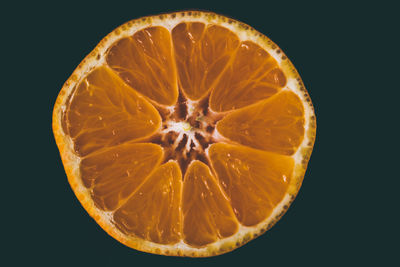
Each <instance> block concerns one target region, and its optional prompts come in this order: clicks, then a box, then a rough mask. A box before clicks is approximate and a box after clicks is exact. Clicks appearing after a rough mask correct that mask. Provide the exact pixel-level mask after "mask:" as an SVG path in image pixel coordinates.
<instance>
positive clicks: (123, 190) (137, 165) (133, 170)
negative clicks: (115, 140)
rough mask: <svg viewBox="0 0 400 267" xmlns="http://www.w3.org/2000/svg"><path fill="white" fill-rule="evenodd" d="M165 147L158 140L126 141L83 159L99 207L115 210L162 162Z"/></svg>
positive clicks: (88, 184) (84, 177)
mask: <svg viewBox="0 0 400 267" xmlns="http://www.w3.org/2000/svg"><path fill="white" fill-rule="evenodd" d="M162 156H163V152H162V148H161V147H160V146H158V145H155V144H141V143H137V144H122V145H119V146H115V147H113V148H110V149H107V150H105V151H102V152H98V153H94V154H92V155H89V156H87V157H85V158H83V159H82V161H81V166H80V170H81V179H82V182H83V184H84V185H85V187H87V188H89V189H90V192H91V195H92V198H93V200H94V202H95V204H96V206H97V207H99V208H100V209H103V210H115V209H116V208H118V207H119V206H121V205H122V204H124V202H125V201H126V200H127V199H128V198H129V197H130V195H131V194H132V193H133V192H134V191H135V189H136V188H137V187H138V186H139V185H140V184H141V183H142V182H143V181H144V179H145V178H146V177H147V176H148V175H149V174H150V173H151V171H152V170H153V169H154V168H155V167H157V165H158V164H160V162H161V159H162Z"/></svg>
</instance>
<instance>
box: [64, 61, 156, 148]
mask: <svg viewBox="0 0 400 267" xmlns="http://www.w3.org/2000/svg"><path fill="white" fill-rule="evenodd" d="M159 127H161V117H160V116H159V114H158V112H157V110H156V109H155V108H154V107H153V106H152V105H151V104H150V103H149V102H148V101H146V100H145V99H144V98H142V97H140V96H139V95H138V94H137V93H135V92H134V90H132V88H130V87H129V86H127V85H126V84H125V83H124V82H123V81H122V80H121V79H120V78H119V77H118V76H117V75H116V74H115V73H113V71H112V70H110V69H109V68H107V67H100V68H97V69H95V70H93V71H92V72H91V73H90V74H89V75H88V76H87V77H86V78H85V79H84V80H83V81H82V82H81V83H80V84H79V85H78V87H77V88H76V89H75V93H74V95H73V96H72V98H71V100H70V102H69V103H67V107H66V111H65V113H64V116H63V129H64V131H65V132H66V133H67V134H68V135H69V136H70V137H71V138H72V140H73V141H74V149H75V152H76V153H77V154H78V155H79V156H86V155H88V154H89V153H92V152H94V151H96V150H98V149H101V148H104V147H110V146H114V145H118V144H121V143H123V142H126V141H130V140H134V139H138V138H140V137H144V136H147V135H150V134H152V133H153V132H155V131H156V130H157V129H158V128H159Z"/></svg>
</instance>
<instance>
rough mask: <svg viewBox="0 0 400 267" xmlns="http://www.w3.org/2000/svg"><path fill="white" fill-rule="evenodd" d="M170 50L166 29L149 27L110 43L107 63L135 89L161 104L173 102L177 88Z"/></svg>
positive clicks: (169, 38) (170, 45)
mask: <svg viewBox="0 0 400 267" xmlns="http://www.w3.org/2000/svg"><path fill="white" fill-rule="evenodd" d="M171 50H172V43H171V35H170V33H169V31H168V30H167V29H165V28H163V27H149V28H146V29H144V30H142V31H139V32H137V33H135V34H134V35H133V36H132V37H129V38H124V39H121V40H119V41H118V42H117V43H116V44H115V45H113V47H112V48H111V49H110V51H109V52H108V54H107V64H108V65H109V66H110V67H111V68H112V69H113V70H114V71H116V72H117V73H118V74H119V75H120V76H121V77H122V79H123V80H124V81H125V82H126V83H127V84H129V85H130V86H132V88H134V89H135V90H137V91H138V92H140V93H142V94H143V95H145V96H147V97H149V98H150V99H152V100H154V101H156V102H158V103H160V104H163V105H173V104H174V103H175V102H176V100H177V99H178V88H177V82H176V71H175V67H174V60H173V58H172V54H171Z"/></svg>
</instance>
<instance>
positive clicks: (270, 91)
mask: <svg viewBox="0 0 400 267" xmlns="http://www.w3.org/2000/svg"><path fill="white" fill-rule="evenodd" d="M233 56H234V59H233V61H232V63H231V64H230V65H229V66H228V68H227V69H226V70H225V71H224V73H223V74H222V76H221V77H220V79H219V80H218V83H217V84H216V85H215V88H213V91H212V93H211V98H210V107H211V109H212V110H214V111H217V112H223V111H228V110H232V109H237V108H241V107H244V106H247V105H250V104H253V103H255V102H257V101H260V100H262V99H265V98H268V97H270V96H272V95H274V94H276V93H277V92H278V91H279V90H280V89H281V88H282V87H284V86H285V85H286V77H285V75H284V74H283V72H282V70H281V69H280V68H279V67H278V64H277V62H276V60H275V59H274V58H273V57H272V56H270V55H269V54H268V53H267V52H266V51H265V50H264V49H262V48H261V47H260V46H259V45H257V44H255V43H253V42H251V41H245V42H242V43H241V44H240V47H239V48H238V51H237V53H236V54H235V55H233Z"/></svg>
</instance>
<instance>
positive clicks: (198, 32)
mask: <svg viewBox="0 0 400 267" xmlns="http://www.w3.org/2000/svg"><path fill="white" fill-rule="evenodd" d="M172 40H173V44H174V51H175V60H176V66H177V71H178V77H179V79H178V80H179V85H180V88H182V90H183V91H184V92H185V94H186V95H187V96H188V97H189V98H190V99H192V100H198V99H199V98H201V97H202V96H204V95H205V94H206V93H207V92H208V91H209V90H210V89H212V85H213V83H214V82H215V81H216V80H217V78H218V76H219V75H220V74H221V73H222V71H223V69H224V68H225V66H226V65H227V63H228V61H229V60H230V58H231V57H232V54H234V52H235V51H236V49H237V48H238V46H239V39H238V37H237V36H236V35H235V34H234V33H233V32H231V31H230V30H228V29H226V28H223V27H220V26H216V25H211V26H208V27H206V26H205V24H204V23H200V22H188V23H181V24H178V25H177V26H176V27H175V28H174V29H173V30H172Z"/></svg>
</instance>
